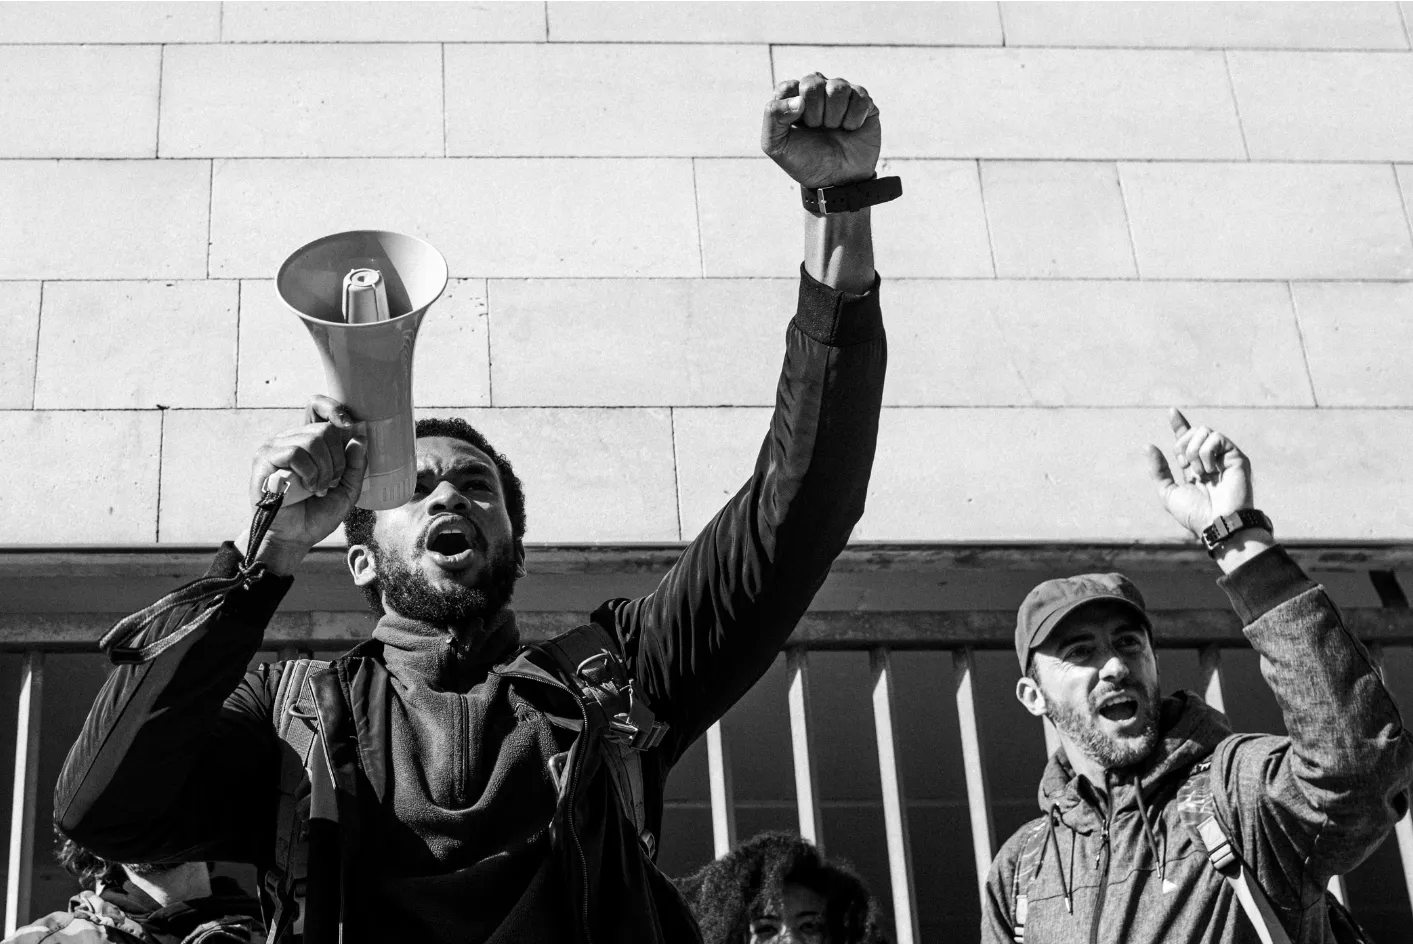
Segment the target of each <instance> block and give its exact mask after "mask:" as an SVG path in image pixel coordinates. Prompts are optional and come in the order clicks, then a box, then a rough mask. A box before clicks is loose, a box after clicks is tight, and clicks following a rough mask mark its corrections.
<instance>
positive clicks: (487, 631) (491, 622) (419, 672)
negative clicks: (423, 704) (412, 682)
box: [373, 607, 520, 691]
mask: <svg viewBox="0 0 1413 944" xmlns="http://www.w3.org/2000/svg"><path fill="white" fill-rule="evenodd" d="M373 638H374V639H376V640H377V641H378V642H380V643H382V644H383V661H384V663H385V664H386V665H387V666H388V669H389V670H390V671H391V672H392V673H393V674H394V675H399V676H404V675H407V674H412V675H415V676H417V677H419V678H421V679H422V680H424V681H425V682H427V683H428V684H429V685H432V686H434V687H436V688H440V689H443V690H446V691H466V690H467V689H469V688H470V687H471V686H472V685H475V684H476V683H478V682H480V681H481V680H482V679H484V678H485V677H486V673H487V672H488V671H489V670H490V668H491V667H492V666H494V665H496V664H498V663H500V662H503V661H505V660H506V659H507V658H509V657H510V656H511V655H512V654H513V653H514V652H515V650H516V649H518V648H519V647H520V631H519V629H518V628H517V627H516V625H515V613H514V612H513V611H512V610H511V609H510V608H509V607H505V608H503V609H501V610H500V611H499V612H497V613H495V614H494V615H492V616H491V617H489V618H487V619H480V618H477V619H474V620H472V621H470V622H468V623H465V624H461V625H458V626H456V627H447V626H439V625H434V624H432V623H426V622H423V621H421V620H413V619H407V618H405V617H401V616H397V615H395V614H392V613H387V614H384V615H383V617H382V618H381V619H380V620H378V625H377V627H376V628H375V629H374V630H373Z"/></svg>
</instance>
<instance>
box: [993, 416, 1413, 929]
mask: <svg viewBox="0 0 1413 944" xmlns="http://www.w3.org/2000/svg"><path fill="white" fill-rule="evenodd" d="M1169 419H1170V422H1171V425H1172V429H1173V433H1174V436H1175V438H1176V441H1175V444H1174V454H1175V456H1176V459H1177V464H1178V467H1179V470H1180V471H1181V473H1182V477H1181V478H1180V479H1178V478H1175V477H1174V475H1173V472H1172V469H1171V468H1170V467H1169V465H1168V462H1167V460H1166V459H1165V458H1164V456H1163V454H1162V452H1161V451H1160V450H1159V449H1158V448H1157V447H1155V446H1150V447H1149V465H1150V470H1151V474H1152V478H1153V481H1154V483H1155V484H1156V486H1157V488H1158V493H1159V495H1160V497H1161V499H1162V501H1163V505H1164V507H1165V508H1166V509H1167V511H1168V513H1169V514H1171V515H1172V516H1173V517H1174V518H1175V519H1176V520H1177V521H1178V523H1179V524H1181V525H1183V527H1185V528H1186V529H1187V530H1188V531H1189V532H1191V533H1192V535H1193V536H1194V537H1198V538H1200V539H1201V540H1202V541H1203V542H1204V544H1205V545H1206V546H1207V549H1208V552H1209V553H1210V554H1211V555H1212V557H1213V559H1214V560H1215V561H1216V562H1217V565H1218V566H1219V567H1221V569H1222V571H1223V573H1224V576H1223V577H1222V578H1221V579H1220V580H1219V581H1218V583H1219V585H1220V586H1221V587H1222V589H1224V590H1225V591H1226V593H1227V595H1228V597H1230V599H1231V602H1232V605H1233V607H1234V608H1235V609H1236V612H1237V615H1238V616H1240V618H1241V621H1242V623H1243V625H1244V627H1245V628H1244V632H1245V634H1246V637H1247V638H1248V639H1249V640H1250V641H1251V644H1252V646H1253V647H1254V648H1255V649H1256V651H1257V652H1258V653H1259V654H1260V656H1261V672H1262V675H1263V677H1264V678H1265V679H1266V681H1267V683H1268V684H1269V685H1270V686H1271V687H1272V689H1274V691H1275V695H1276V700H1277V701H1278V702H1279V703H1280V705H1281V710H1282V712H1283V714H1284V718H1285V724H1286V727H1287V729H1288V730H1289V732H1290V736H1289V737H1277V736H1274V735H1263V734H1234V733H1233V732H1232V731H1231V729H1230V727H1229V726H1228V724H1227V721H1226V718H1225V717H1224V716H1223V715H1222V714H1220V713H1219V712H1217V711H1215V710H1213V709H1211V708H1209V707H1208V706H1207V705H1206V704H1205V703H1204V702H1203V701H1202V699H1201V698H1199V697H1198V696H1196V695H1194V694H1192V693H1191V692H1178V693H1177V694H1175V695H1170V696H1168V697H1167V698H1162V697H1160V695H1159V689H1158V666H1157V661H1156V660H1155V658H1154V653H1153V642H1152V635H1153V632H1154V627H1153V624H1152V621H1151V619H1150V617H1149V614H1148V611H1147V607H1146V606H1145V604H1144V602H1143V596H1142V594H1141V593H1139V591H1138V588H1137V587H1136V586H1134V585H1133V583H1132V582H1131V581H1129V580H1128V578H1126V577H1124V576H1123V575H1121V574H1085V575H1082V576H1077V577H1067V578H1063V579H1059V580H1048V581H1046V582H1045V583H1042V584H1041V585H1040V586H1038V587H1036V588H1035V589H1034V590H1032V591H1031V592H1030V594H1029V595H1028V596H1027V597H1026V598H1025V602H1024V603H1022V604H1021V607H1020V611H1019V613H1018V614H1017V619H1016V636H1015V644H1016V656H1017V658H1018V659H1019V662H1020V670H1021V672H1022V678H1021V679H1020V681H1019V682H1018V683H1017V684H1016V697H1017V698H1019V699H1020V701H1021V704H1023V705H1024V706H1025V708H1026V710H1027V711H1029V712H1030V713H1031V714H1033V715H1036V716H1038V717H1045V718H1049V719H1050V720H1051V721H1052V722H1053V723H1054V725H1055V728H1056V730H1057V731H1058V732H1059V737H1060V749H1059V750H1058V751H1056V752H1055V754H1054V756H1052V757H1051V758H1050V762H1049V764H1048V765H1047V767H1046V769H1045V773H1044V776H1043V777H1042V779H1041V783H1040V793H1039V801H1040V809H1041V812H1042V815H1041V816H1040V817H1039V818H1038V819H1036V820H1033V821H1032V822H1030V823H1027V824H1026V825H1025V826H1023V827H1021V829H1020V830H1018V831H1017V832H1016V833H1015V835H1013V836H1012V837H1011V838H1010V839H1009V840H1007V842H1006V843H1005V845H1004V846H1003V847H1002V848H1001V851H1000V853H999V854H998V855H997V857H996V860H995V862H993V863H992V866H991V874H990V876H989V877H988V879H987V894H986V901H985V903H984V905H983V913H982V940H983V942H984V944H1003V942H1004V944H1050V942H1057V944H1074V942H1084V941H1088V942H1091V944H1099V942H1113V941H1123V942H1126V944H1147V942H1154V944H1156V942H1160V941H1162V942H1198V941H1201V942H1203V944H1227V942H1246V941H1256V940H1258V939H1260V940H1262V941H1267V942H1280V941H1283V940H1285V941H1299V942H1305V941H1310V942H1327V941H1331V940H1336V941H1338V940H1341V939H1342V938H1340V937H1339V936H1338V935H1337V934H1336V933H1335V932H1334V931H1333V930H1332V928H1331V913H1330V910H1329V907H1328V906H1327V900H1326V896H1325V886H1326V884H1327V883H1328V881H1329V879H1330V877H1331V876H1334V875H1340V874H1343V873H1345V872H1347V871H1349V870H1350V869H1352V868H1353V867H1354V866H1356V865H1358V864H1359V863H1360V862H1361V861H1363V860H1364V858H1365V857H1367V856H1368V855H1369V853H1370V852H1372V851H1373V850H1374V849H1375V848H1376V847H1377V846H1378V845H1379V843H1380V842H1382V841H1383V839H1384V838H1385V837H1386V836H1387V834H1388V832H1389V831H1390V830H1391V829H1392V827H1393V825H1394V823H1396V822H1397V821H1398V820H1399V819H1400V818H1401V817H1402V816H1403V815H1404V813H1406V812H1407V809H1408V794H1407V788H1408V785H1409V782H1410V780H1411V779H1413V737H1411V736H1410V735H1409V733H1408V732H1407V731H1405V730H1404V728H1403V723H1402V719H1401V717H1400V715H1399V712H1398V708H1397V706H1396V705H1395V704H1394V701H1393V698H1392V696H1391V695H1390V694H1389V692H1388V689H1387V688H1385V687H1384V684H1383V681H1382V679H1381V677H1380V675H1379V672H1378V670H1377V669H1376V668H1375V667H1374V665H1373V664H1372V662H1371V661H1370V658H1369V653H1368V651H1367V650H1366V649H1365V648H1364V646H1363V645H1362V644H1361V643H1360V642H1359V641H1358V640H1357V639H1355V638H1354V636H1353V635H1352V634H1351V633H1350V632H1349V630H1348V629H1346V628H1345V626H1344V623H1343V622H1342V621H1341V619H1340V615H1339V612H1338V611H1337V610H1336V609H1335V606H1334V604H1333V603H1332V602H1331V601H1330V599H1329V597H1328V596H1327V595H1326V594H1325V591H1324V590H1323V589H1322V588H1321V587H1320V586H1319V585H1317V584H1315V583H1313V582H1312V581H1311V580H1310V579H1309V578H1307V577H1306V576H1305V574H1304V572H1303V571H1302V570H1301V569H1300V567H1299V566H1298V565H1297V564H1296V563H1295V562H1294V561H1293V560H1292V559H1291V558H1290V556H1289V555H1288V554H1287V553H1286V551H1285V550H1284V549H1283V548H1281V547H1280V546H1279V545H1277V544H1276V543H1275V540H1274V538H1273V537H1272V533H1271V523H1270V520H1269V519H1268V518H1267V517H1266V516H1265V515H1264V514H1262V513H1261V512H1259V511H1257V510H1256V508H1255V505H1254V502H1253V498H1252V488H1251V467H1250V463H1249V461H1248V460H1247V458H1246V456H1245V455H1244V454H1243V453H1242V452H1241V450H1240V449H1238V448H1237V447H1236V445H1235V444H1234V443H1232V442H1231V440H1229V439H1227V438H1226V437H1225V436H1223V435H1222V434H1221V433H1218V432H1214V431H1212V430H1211V429H1208V428H1207V427H1205V426H1199V427H1196V428H1192V427H1190V426H1189V425H1188V422H1187V420H1186V419H1185V418H1184V417H1183V415H1182V414H1181V413H1179V412H1178V411H1177V410H1173V411H1171V413H1170V417H1169ZM1223 842H1225V843H1226V845H1223V844H1222V843H1223ZM1228 852H1229V853H1232V854H1231V855H1230V856H1228V855H1227V854H1226V853H1228ZM1248 910H1250V912H1251V913H1250V914H1248ZM1251 915H1256V916H1257V917H1258V918H1260V917H1261V916H1262V915H1264V919H1263V924H1264V927H1263V928H1262V929H1261V930H1260V931H1259V932H1258V930H1257V929H1256V928H1255V927H1253V924H1254V923H1255V922H1254V921H1253V917H1252V916H1251ZM1258 934H1259V938H1258ZM1281 935H1284V937H1282V936H1281Z"/></svg>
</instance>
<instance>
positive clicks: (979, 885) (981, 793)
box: [952, 649, 996, 907]
mask: <svg viewBox="0 0 1413 944" xmlns="http://www.w3.org/2000/svg"><path fill="white" fill-rule="evenodd" d="M973 679H974V676H973V673H972V656H971V650H970V649H954V650H952V686H953V688H954V689H955V690H956V697H957V725H958V727H959V728H960V731H961V736H962V768H963V770H964V771H965V772H966V784H967V811H968V812H969V813H970V814H971V853H972V858H973V859H974V860H975V865H976V889H977V893H978V894H980V895H981V900H982V905H983V907H984V906H985V903H986V875H987V873H988V872H990V871H991V858H992V856H994V855H995V849H996V827H995V825H994V824H993V823H992V822H991V802H990V790H989V789H988V788H987V783H986V764H985V762H984V757H983V754H982V750H981V728H980V726H979V725H978V724H977V711H976V690H975V688H974V683H973Z"/></svg>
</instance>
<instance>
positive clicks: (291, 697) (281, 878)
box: [264, 659, 329, 944]
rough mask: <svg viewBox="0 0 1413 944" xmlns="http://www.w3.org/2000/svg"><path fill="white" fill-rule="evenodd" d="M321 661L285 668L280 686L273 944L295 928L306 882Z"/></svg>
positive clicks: (270, 887)
mask: <svg viewBox="0 0 1413 944" xmlns="http://www.w3.org/2000/svg"><path fill="white" fill-rule="evenodd" d="M328 666H329V663H328V662H325V661H322V660H319V659H292V660H291V661H289V662H286V663H285V664H284V666H283V669H282V671H281V673H280V679H279V682H278V684H277V685H276V686H275V697H274V700H273V703H272V706H271V721H272V722H273V724H274V728H275V736H276V737H278V738H279V739H280V741H281V742H282V744H281V746H280V783H279V802H278V811H277V814H276V817H275V853H274V858H273V861H272V862H271V866H270V868H269V869H268V870H266V872H265V881H264V884H265V890H266V892H267V893H268V894H269V896H270V898H271V899H272V900H273V905H274V908H273V914H272V916H271V919H270V935H269V941H270V942H271V944H273V942H274V941H276V940H277V939H278V938H279V936H280V935H282V934H283V933H284V931H285V929H286V927H287V926H288V925H290V924H292V923H293V921H294V920H295V919H294V916H293V915H292V914H291V911H292V910H293V909H292V908H291V905H294V904H295V899H296V898H297V896H298V890H297V888H296V886H297V884H298V883H300V882H302V881H303V879H304V877H305V876H304V871H305V866H306V865H307V862H306V855H307V852H308V849H307V846H306V840H307V839H308V831H309V804H308V803H307V802H301V799H307V793H306V794H305V797H303V798H302V797H301V793H303V792H305V791H302V790H301V787H302V786H303V784H304V782H305V780H306V779H307V777H308V774H307V769H308V767H309V758H310V755H311V754H312V753H313V751H314V743H315V741H317V740H318V736H319V730H318V721H317V718H318V715H317V714H316V713H315V711H314V693H313V690H312V689H311V688H310V686H309V677H310V676H311V675H313V674H314V673H315V672H320V671H322V670H323V669H326V668H328Z"/></svg>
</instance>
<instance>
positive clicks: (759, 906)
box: [677, 832, 888, 944]
mask: <svg viewBox="0 0 1413 944" xmlns="http://www.w3.org/2000/svg"><path fill="white" fill-rule="evenodd" d="M787 882H788V883H791V884H795V885H803V886H805V887H806V888H809V889H811V890H813V891H815V892H817V893H819V894H820V895H823V896H824V899H825V901H826V902H828V906H827V908H826V912H825V923H826V925H827V926H828V928H829V941H830V944H887V941H888V938H887V936H886V935H885V934H884V933H883V931H882V929H881V928H880V927H879V915H878V903H877V902H876V901H875V900H874V899H873V897H872V896H871V895H869V893H868V887H867V886H866V885H864V882H863V879H861V878H860V877H859V875H858V873H857V872H855V871H854V870H853V868H852V867H851V866H850V865H849V864H848V863H846V862H843V861H840V860H828V859H825V858H824V856H822V855H820V853H819V850H818V849H816V848H815V847H814V845H813V843H811V842H809V841H808V840H806V839H801V838H800V837H799V836H796V835H792V834H790V833H784V832H767V833H761V834H760V835H758V836H755V837H753V838H751V839H748V840H746V841H745V842H743V843H741V844H740V845H738V846H737V847H736V848H735V849H734V850H733V851H731V852H729V853H727V854H726V855H724V856H722V857H721V858H719V859H717V860H716V861H715V862H712V863H711V864H709V865H707V866H706V867H705V868H703V869H702V870H701V871H699V872H696V873H693V874H692V875H689V876H687V877H686V878H681V879H678V880H677V888H678V890H679V891H681V892H682V896H683V897H684V898H686V899H687V904H688V905H690V906H691V908H692V914H693V915H695V916H696V919H697V922H698V924H700V925H701V929H702V940H703V941H705V944H742V942H744V941H748V940H750V936H751V919H752V918H754V917H758V916H759V915H761V914H763V913H764V912H765V910H766V909H767V908H768V907H770V906H771V905H772V904H774V903H776V902H779V901H781V900H782V899H783V898H784V895H785V884H786V883H787Z"/></svg>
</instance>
